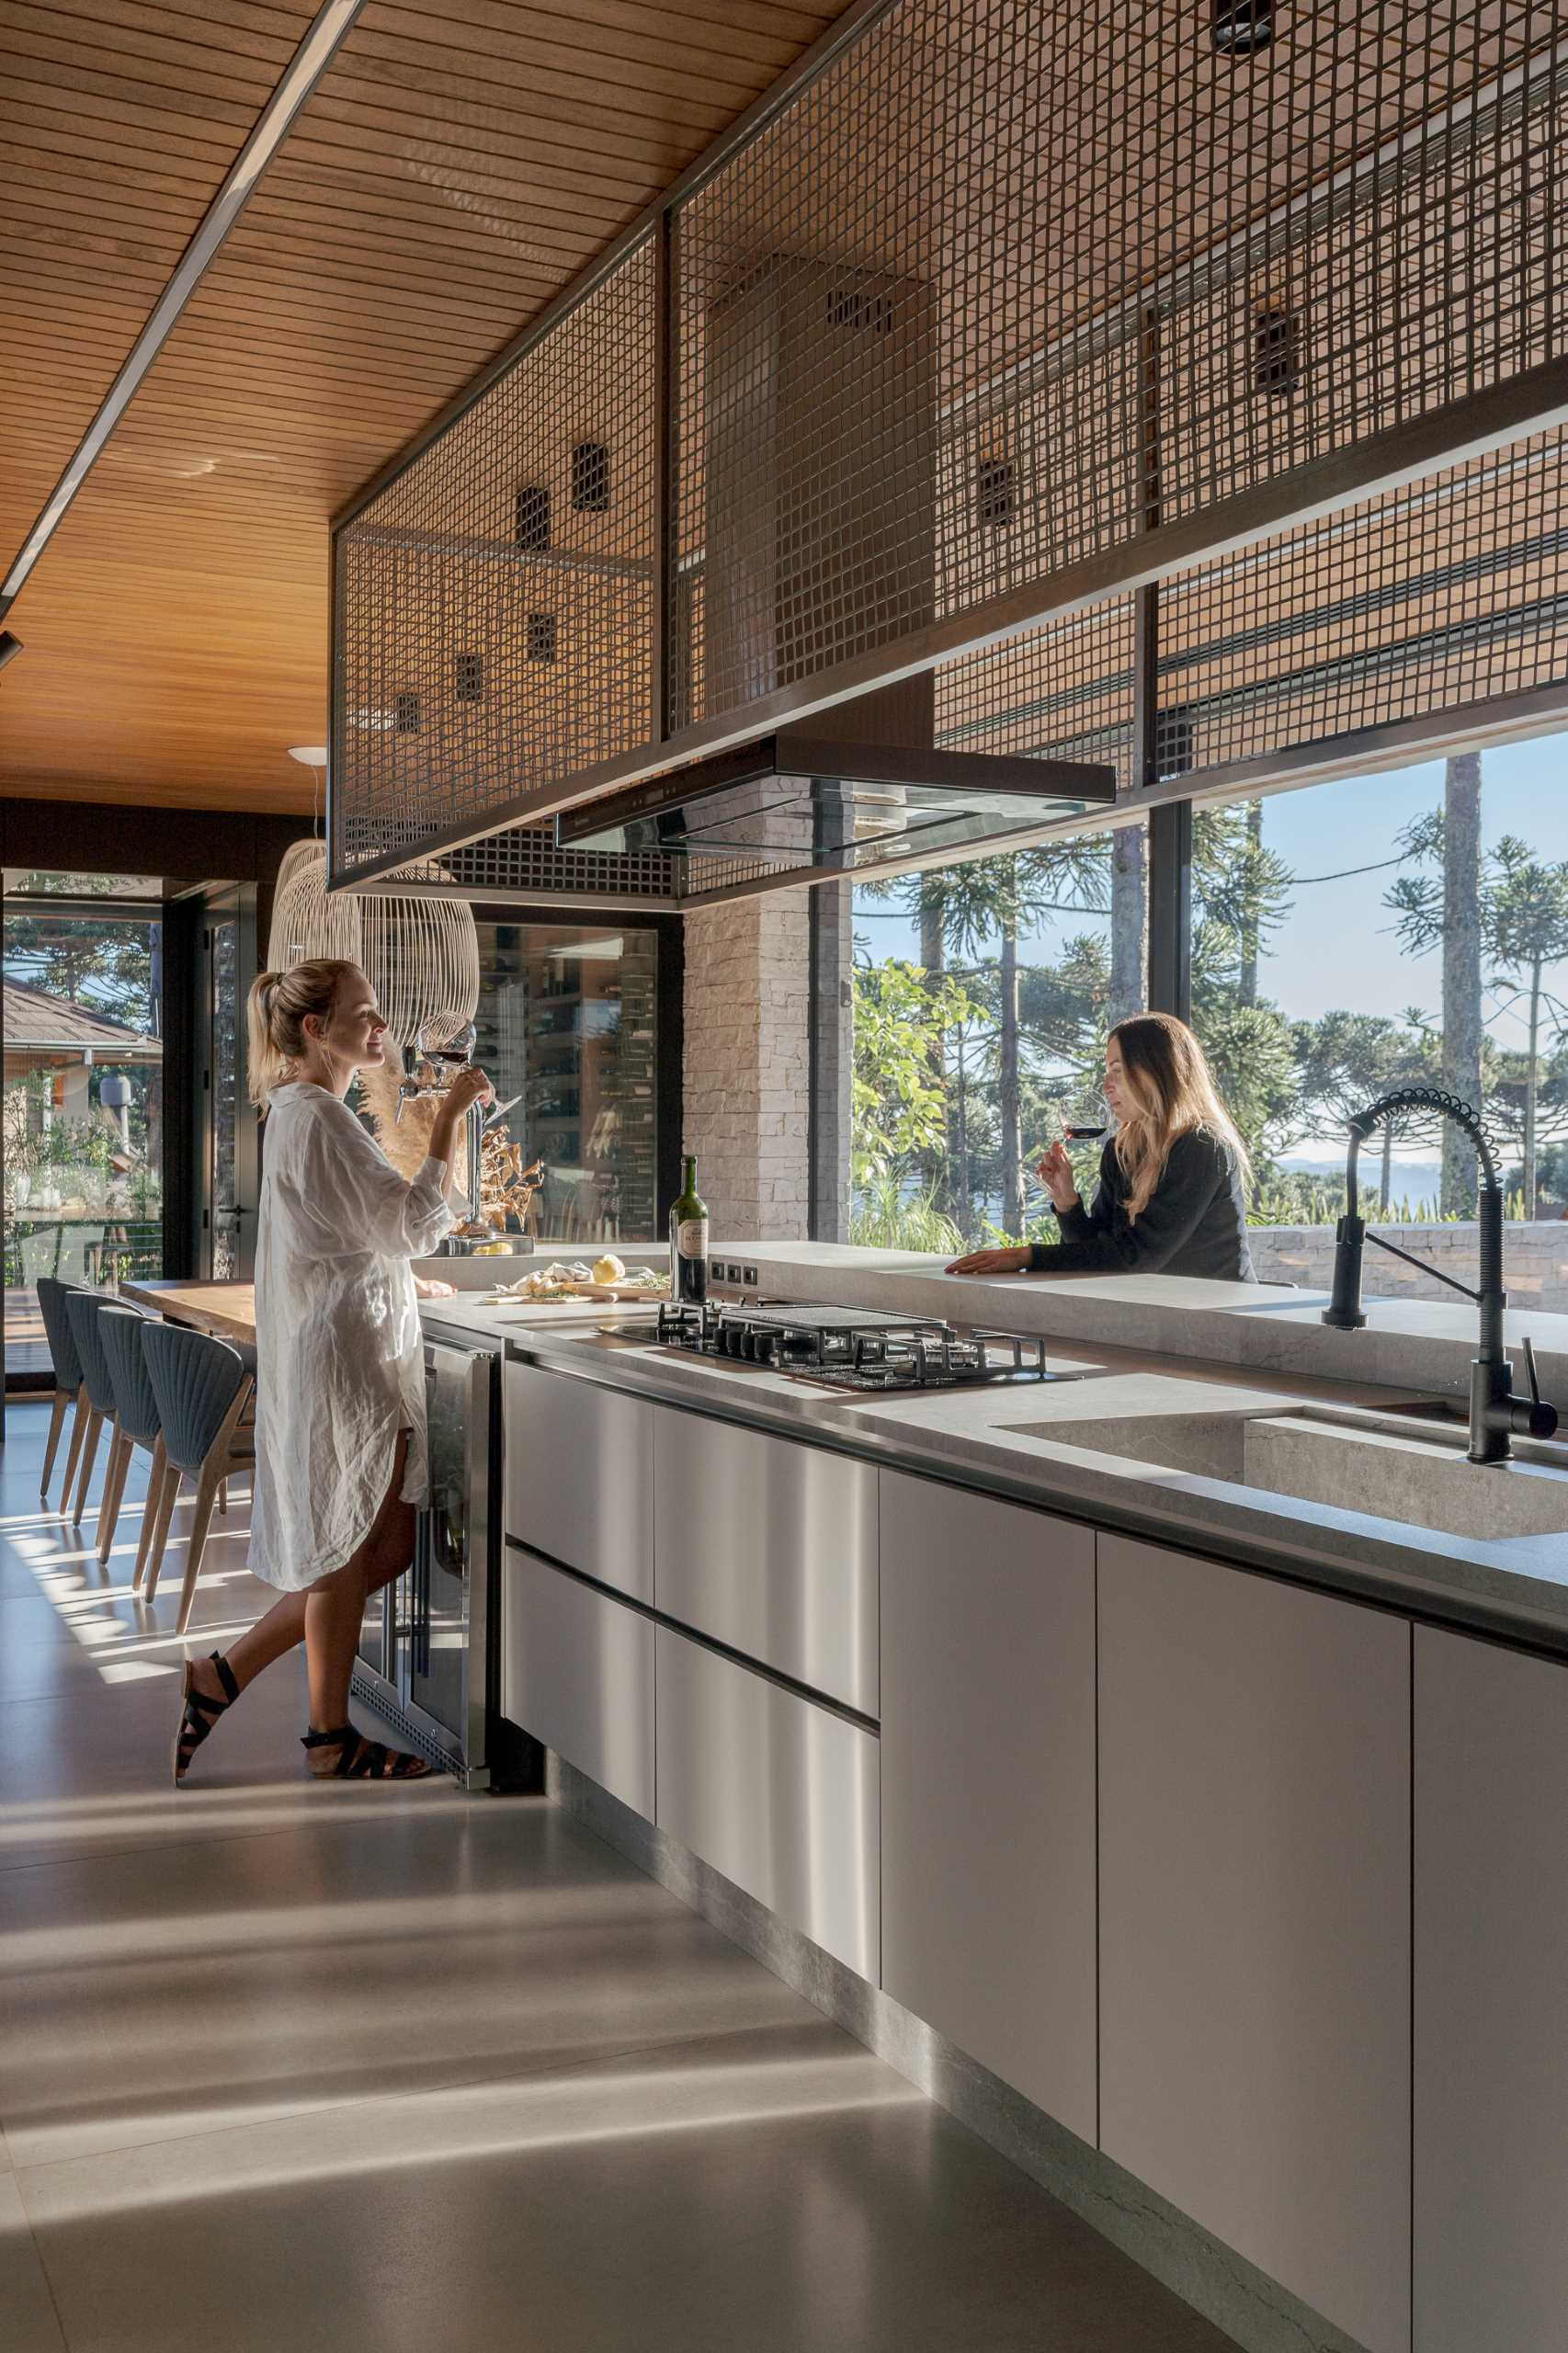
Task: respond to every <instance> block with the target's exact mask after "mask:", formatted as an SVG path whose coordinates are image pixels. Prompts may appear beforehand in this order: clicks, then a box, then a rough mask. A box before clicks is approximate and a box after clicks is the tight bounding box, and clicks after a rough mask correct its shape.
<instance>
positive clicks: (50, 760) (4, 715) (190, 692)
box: [0, 0, 846, 810]
mask: <svg viewBox="0 0 1568 2353" xmlns="http://www.w3.org/2000/svg"><path fill="white" fill-rule="evenodd" d="M845 5H846V0H815V5H814V6H776V5H774V0H680V5H678V6H677V5H670V6H665V5H654V0H558V5H557V6H553V7H551V6H526V5H525V6H517V5H513V0H419V5H411V6H399V5H394V0H370V5H369V6H368V7H367V8H366V10H365V13H364V15H363V16H362V17H361V18H360V19H359V21H358V24H357V25H356V27H355V28H354V30H353V31H352V32H351V33H350V35H349V36H348V39H347V42H346V43H345V45H344V48H343V50H342V51H341V52H340V54H339V56H338V58H337V60H336V61H335V63H334V65H333V66H332V68H331V69H330V71H329V72H328V74H327V75H326V76H325V78H324V81H323V83H322V85H321V87H320V89H319V90H318V91H317V93H316V95H315V97H314V98H313V99H312V102H311V104H310V105H309V107H308V108H306V109H305V111H304V113H303V114H302V115H301V118H300V119H299V121H298V123H297V124H296V125H295V128H294V131H293V132H292V133H291V135H290V139H289V141H288V142H287V143H286V145H285V146H284V148H283V149H282V151H281V153H280V154H279V155H278V159H277V161H276V162H275V163H274V164H273V165H272V167H271V169H270V171H269V172H268V173H267V176H266V178H265V179H264V181H263V183H262V185H261V188H260V189H259V191H258V193H257V194H256V197H255V198H253V199H252V201H251V204H250V206H249V208H248V209H247V210H246V211H245V213H244V216H243V217H242V219H241V221H240V222H239V224H238V226H237V228H236V229H235V230H234V232H233V234H232V235H231V237H230V239H229V241H228V243H227V244H226V245H225V246H224V247H223V249H222V253H221V255H220V256H219V258H218V260H217V262H216V263H215V264H214V266H213V267H212V268H211V269H210V271H209V273H208V275H207V277H206V278H204V279H203V281H202V283H201V285H200V287H199V290H198V291H197V293H196V295H195V297H194V299H193V301H191V303H190V305H189V307H188V309H187V311H186V313H185V314H184V316H183V317H182V319H181V320H180V322H179V324H177V325H176V329H175V331H174V334H173V335H172V336H171V338H170V340H169V343H168V344H167V346H166V347H165V351H164V353H163V355H162V357H161V358H159V359H158V361H157V363H156V364H155V366H154V368H153V372H152V374H151V376H150V378H149V379H148V381H147V382H146V383H145V384H144V385H143V387H142V390H141V392H139V393H138V395H137V397H136V398H135V400H134V401H133V402H132V404H131V408H130V410H129V412H128V413H127V415H126V416H125V418H124V420H123V421H122V423H121V424H120V426H119V429H118V431H117V432H116V433H115V435H114V437H113V438H112V439H111V440H110V442H109V444H108V448H107V449H106V451H105V453H104V455H103V457H102V458H101V459H100V460H99V462H98V465H97V468H96V469H95V471H94V472H93V474H92V475H91V476H90V477H89V480H88V482H87V483H86V485H85V488H84V489H83V491H82V492H81V493H80V494H79V495H78V497H77V500H76V503H75V505H74V507H73V508H72V510H71V512H70V513H69V514H68V515H67V517H66V518H65V520H64V522H63V523H62V525H61V527H60V529H58V530H57V531H56V533H55V535H54V538H53V540H51V543H50V545H49V547H48V549H47V550H46V551H45V553H44V555H43V556H42V558H41V559H40V563H39V564H38V565H37V567H36V569H35V570H34V572H33V574H32V575H31V577H30V579H29V580H28V584H27V585H26V586H25V588H24V589H23V591H22V593H21V595H20V596H19V597H18V598H17V604H16V607H15V608H14V610H13V612H12V614H11V615H10V616H9V626H10V627H11V628H13V629H14V630H15V631H16V632H17V635H18V636H20V637H21V638H22V639H23V640H24V642H25V647H26V651H25V652H24V653H23V654H21V656H20V657H19V658H18V659H17V661H15V662H14V663H12V664H11V665H10V666H9V667H8V668H7V669H6V671H5V672H4V674H3V675H0V793H4V794H12V795H14V794H19V793H26V794H42V795H50V796H55V797H62V798H69V799H83V800H89V799H91V800H103V801H122V802H135V803H153V804H160V805H174V806H188V807H193V808H225V807H226V808H246V809H276V810H285V809H308V808H309V807H310V803H311V781H310V779H309V776H308V774H307V772H306V771H305V770H304V769H303V768H301V767H298V766H296V765H295V764H294V763H293V762H292V761H290V759H289V757H288V747H289V745H292V744H317V743H321V742H322V741H324V735H325V728H326V636H327V615H326V551H327V532H326V526H327V520H328V517H329V516H330V515H331V513H332V511H333V510H334V508H335V506H338V505H339V504H340V503H341V502H342V501H343V500H344V499H345V498H346V497H347V495H348V494H349V493H350V492H351V491H352V490H353V489H354V488H355V487H356V486H357V485H358V483H360V482H362V481H363V480H364V479H365V478H366V477H367V476H368V475H369V474H370V473H371V472H374V470H375V468H376V467H377V466H378V465H379V464H380V463H381V461H382V460H384V459H385V458H386V457H388V456H389V455H390V454H391V453H392V451H393V450H394V449H397V448H398V447H399V445H400V444H401V443H402V442H403V441H404V440H405V439H406V438H408V437H409V435H410V434H412V433H413V432H414V431H415V429H416V428H417V427H418V426H420V425H421V424H422V423H423V422H424V421H425V420H426V418H427V417H428V416H429V415H431V414H432V413H433V412H434V411H435V410H436V409H437V408H438V407H439V406H440V405H441V404H442V403H443V402H444V401H446V400H447V399H448V398H449V397H450V395H451V394H452V393H453V392H456V391H457V390H458V389H459V388H460V386H461V385H462V384H463V383H465V382H466V381H467V380H468V379H469V378H470V377H471V376H472V374H473V373H474V372H475V370H476V369H478V368H479V367H480V366H482V365H483V362H484V361H485V360H486V359H487V358H490V357H491V355H492V354H493V353H494V351H495V350H497V349H498V348H499V347H501V346H502V345H503V344H505V343H506V341H507V340H508V339H509V338H510V337H511V336H512V335H514V334H516V332H517V329H518V328H519V327H520V326H522V325H524V324H526V323H527V322H528V319H529V318H530V317H532V316H533V314H534V313H536V312H537V311H538V310H539V309H540V308H541V307H542V305H543V304H544V303H545V302H547V301H549V300H550V298H551V296H552V295H553V294H555V293H556V292H557V291H558V290H560V289H561V287H562V286H563V285H565V284H566V283H567V282H568V280H569V279H570V278H572V277H573V276H574V274H575V272H576V271H577V270H578V269H580V268H581V267H582V266H583V265H584V264H585V262H587V261H588V260H590V259H591V258H592V256H594V255H595V254H596V253H597V252H598V251H599V250H600V248H601V247H602V246H603V245H604V244H606V243H607V242H608V239H609V238H611V237H612V236H613V235H614V234H615V233H616V232H617V231H618V230H619V229H620V228H621V227H622V226H623V225H624V224H625V222H628V221H629V220H630V219H631V218H632V217H633V216H634V215H635V214H636V213H637V212H638V211H639V210H641V209H642V206H643V205H644V204H646V203H647V202H648V201H649V200H650V199H652V198H653V197H654V196H656V195H657V194H658V192H659V191H660V190H661V189H662V188H665V187H666V186H667V185H668V183H669V182H670V181H671V180H672V179H674V178H675V177H676V175H677V174H678V173H679V172H680V171H681V170H682V169H683V168H684V167H685V165H687V163H689V162H690V161H691V159H692V157H693V156H695V155H697V154H699V153H700V152H701V151H702V149H703V148H704V147H705V146H706V145H707V144H708V142H709V141H710V139H712V138H713V137H714V136H715V135H716V134H717V133H718V132H719V131H722V129H723V128H724V127H725V125H726V124H727V123H729V122H730V121H731V120H733V118H734V116H735V115H736V114H738V113H739V112H740V111H741V110H742V109H743V108H744V107H746V106H747V105H749V104H750V102H751V101H752V100H753V99H754V98H755V97H757V96H758V94H759V93H760V92H761V91H763V90H764V89H766V88H767V85H768V84H769V83H770V82H772V81H773V80H774V78H775V77H776V76H777V75H778V74H779V73H780V72H781V71H782V70H783V69H784V68H785V67H786V66H787V65H789V64H790V63H791V62H792V61H793V59H794V58H795V57H796V56H797V55H798V54H799V53H800V51H801V50H802V49H804V48H806V47H807V46H808V45H809V44H810V43H811V42H812V40H815V39H816V38H817V36H818V35H819V34H820V33H821V32H822V31H824V29H825V28H826V27H827V26H828V25H829V24H830V23H831V22H832V20H833V19H834V18H835V17H836V16H837V15H838V14H839V13H840V12H841V9H842V7H843V6H845ZM311 15H312V11H311V10H309V9H307V8H296V7H290V6H278V5H267V6H261V5H253V0H201V5H200V6H199V7H198V6H195V5H191V0H165V5H161V6H153V5H151V0H50V4H49V5H47V6H44V5H35V0H0V24H3V25H4V28H5V38H4V51H5V55H6V78H7V85H8V90H7V110H6V117H5V128H4V131H3V132H0V220H3V222H4V224H5V238H4V252H3V258H0V563H6V562H8V561H9V559H10V556H11V554H12V553H13V551H15V550H16V549H17V547H18V546H19V544H20V542H21V540H22V539H23V537H24V535H25V534H26V532H27V530H28V528H29V526H30V525H31V523H32V520H33V518H34V517H35V516H36V514H37V512H38V510H39V508H40V506H41V505H42V504H43V502H44V500H45V499H46V498H47V496H48V495H49V494H50V492H51V489H52V488H53V486H54V483H55V481H56V480H57V478H58V476H59V474H60V472H61V470H62V467H63V465H64V464H65V462H66V460H67V459H68V458H69V457H70V455H71V452H72V450H73V449H74V446H75V444H76V442H77V440H78V438H80V436H81V434H82V432H83V431H84V429H85V426H86V425H87V424H88V422H89V420H90V419H91V417H92V415H93V413H94V411H95V410H96V408H97V404H98V403H99V401H100V400H101V399H102V397H103V394H104V393H105V392H106V391H107V390H108V385H109V383H110V381H111V380H112V378H113V376H114V374H115V371H116V369H118V367H119V363H120V362H121V360H122V359H123V358H124V357H125V354H126V352H127V350H128V349H129V347H130V346H131V342H132V341H133V339H134V337H135V335H136V334H137V332H138V330H139V329H140V327H141V326H142V324H143V322H144V320H145V318H146V316H147V313H148V312H149V311H150V310H151V309H152V307H153V302H154V301H156V299H157V296H158V293H159V291H160V290H161V289H162V287H163V285H164V283H165V279H166V278H167V277H168V276H169V273H170V271H171V270H172V269H173V267H174V266H175V264H176V261H177V259H178V257H179V255H180V253H181V251H182V249H183V247H184V245H185V244H186V243H187V240H188V238H189V237H190V235H191V233H192V232H193V230H194V229H195V228H196V226H197V224H198V222H199V220H200V218H201V215H202V213H203V211H204V210H205V209H206V207H207V205H208V203H209V202H210V199H211V198H212V196H213V194H214V193H215V191H216V190H217V188H218V187H219V185H220V183H221V181H222V177H223V175H224V173H225V172H226V170H227V169H228V167H229V165H230V164H231V163H232V162H233V158H234V155H235V154H236V153H237V152H238V150H239V148H240V146H241V144H242V143H243V142H244V137H245V134H246V132H247V131H249V129H250V127H251V125H252V123H253V122H254V120H255V119H256V115H257V114H258V113H259V111H260V110H261V108H262V107H263V106H264V105H265V104H266V101H267V97H269V96H270V94H271V91H272V89H273V86H274V85H275V84H276V82H277V80H278V75H279V74H280V73H281V71H282V69H283V67H284V65H285V64H286V63H287V62H288V59H289V57H290V54H291V52H292V51H293V50H294V48H295V46H296V45H297V43H298V42H299V40H300V39H301V36H302V34H303V33H304V31H305V29H306V27H307V26H308V24H309V22H310V19H311Z"/></svg>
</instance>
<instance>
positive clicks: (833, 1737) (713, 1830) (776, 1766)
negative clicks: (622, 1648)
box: [655, 1626, 881, 1984]
mask: <svg viewBox="0 0 1568 2353" xmlns="http://www.w3.org/2000/svg"><path fill="white" fill-rule="evenodd" d="M656 1661H657V1665H656V1677H655V1680H656V1684H657V1689H658V1709H657V1715H658V1750H659V1812H658V1820H659V1827H660V1828H661V1829H662V1830H667V1831H668V1832H669V1833H670V1835H671V1836H672V1837H675V1838H678V1839H679V1840H680V1842H681V1844H682V1845H683V1846H686V1847H690V1848H691V1850H692V1852H693V1853H694V1854H697V1855H700V1856H701V1857H702V1859H703V1860H704V1861H705V1862H709V1863H711V1864H712V1866H713V1868H714V1870H719V1871H722V1872H723V1874H724V1877H725V1878H726V1879H731V1880H733V1881H734V1882H735V1884H736V1886H737V1887H742V1888H744V1890H745V1892H746V1893H747V1894H748V1895H754V1896H755V1897H756V1900H757V1902H758V1903H759V1904H766V1905H767V1908H768V1910H769V1911H770V1912H776V1913H778V1915H779V1917H780V1918H781V1919H783V1920H787V1921H789V1922H790V1926H791V1927H796V1928H799V1929H800V1930H801V1933H802V1934H803V1935H805V1936H808V1937H810V1938H812V1942H813V1943H815V1944H819V1945H821V1946H823V1948H824V1950H826V1951H828V1952H831V1953H833V1954H834V1955H835V1957H836V1958H837V1959H838V1960H839V1961H843V1962H844V1963H845V1964H846V1966H847V1967H848V1968H850V1969H853V1970H854V1971H855V1972H857V1974H858V1975H859V1976H861V1977H866V1978H869V1980H870V1981H871V1983H872V1984H876V1982H877V1978H878V1972H879V1968H880V1933H879V1924H878V1916H877V1915H878V1887H879V1881H880V1876H881V1872H880V1859H879V1851H878V1756H877V1741H876V1736H875V1734H874V1733H869V1732H865V1731H862V1730H861V1728H860V1727H859V1726H858V1724H852V1723H848V1722H846V1720H845V1719H844V1718H843V1717H842V1716H838V1715H835V1714H834V1712H833V1711H832V1710H831V1709H828V1708H819V1707H815V1706H813V1705H812V1702H811V1701H810V1700H809V1699H800V1698H798V1697H797V1696H796V1694H795V1693H794V1692H792V1691H785V1690H782V1689H781V1688H779V1686H778V1684H777V1683H770V1682H769V1681H768V1680H767V1677H766V1676H761V1675H754V1674H753V1673H752V1672H751V1670H750V1669H749V1668H747V1667H744V1666H736V1665H733V1663H732V1662H731V1661H730V1660H728V1659H723V1658H720V1657H718V1656H717V1655H716V1654H715V1653H714V1652H712V1651H709V1650H704V1649H703V1648H702V1647H701V1646H700V1644H699V1643H689V1642H687V1640H686V1638H685V1636H684V1635H681V1634H674V1633H671V1632H670V1631H669V1630H668V1629H667V1628H666V1627H664V1626H661V1627H660V1628H659V1629H658V1634H657V1650H656Z"/></svg>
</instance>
